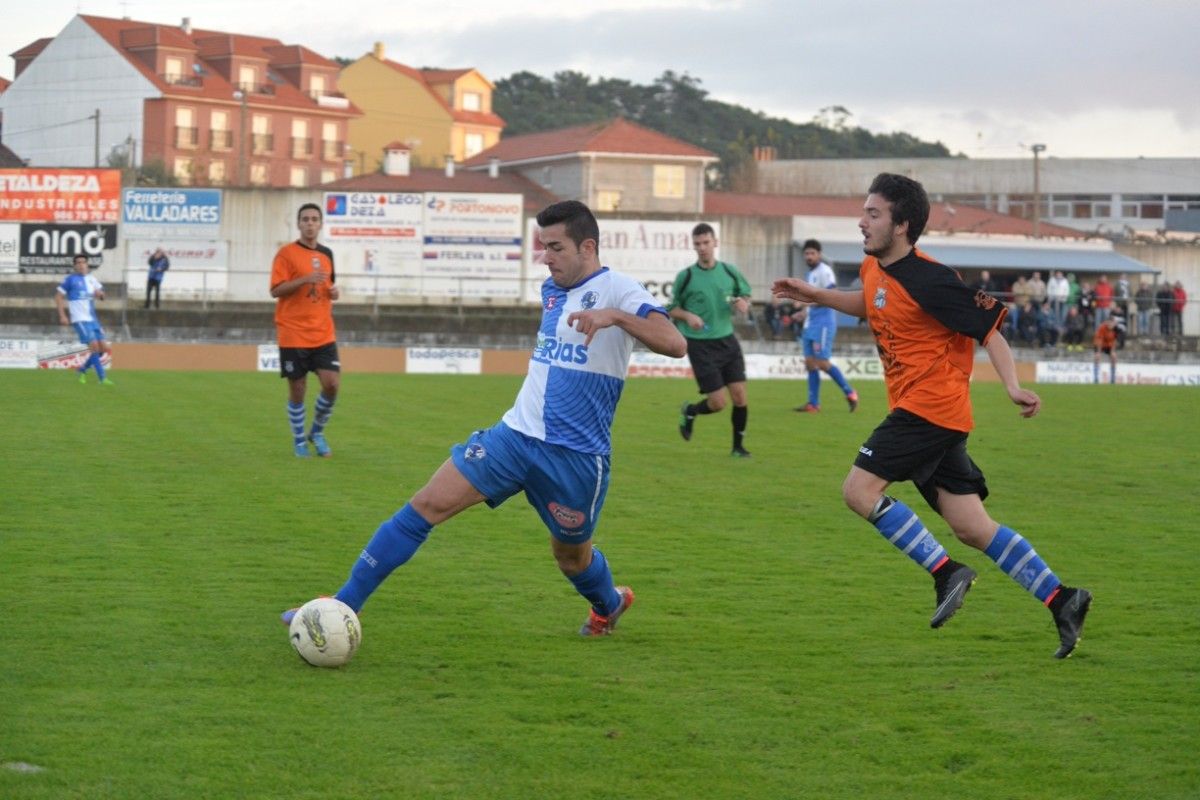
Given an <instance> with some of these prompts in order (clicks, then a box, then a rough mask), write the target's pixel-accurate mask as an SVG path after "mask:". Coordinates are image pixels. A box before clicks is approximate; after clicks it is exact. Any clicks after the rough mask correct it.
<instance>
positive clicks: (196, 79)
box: [158, 72, 204, 89]
mask: <svg viewBox="0 0 1200 800" xmlns="http://www.w3.org/2000/svg"><path fill="white" fill-rule="evenodd" d="M158 77H160V78H162V81H163V83H169V84H170V85H171V86H189V87H191V88H193V89H199V88H200V87H202V86H203V85H204V79H203V78H201V77H200V76H199V75H184V74H183V73H180V74H178V75H176V74H175V73H171V72H167V73H162V74H160V75H159V76H158Z"/></svg>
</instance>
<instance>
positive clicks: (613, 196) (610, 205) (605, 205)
mask: <svg viewBox="0 0 1200 800" xmlns="http://www.w3.org/2000/svg"><path fill="white" fill-rule="evenodd" d="M620 208H621V190H620V189H598V190H597V191H596V210H597V211H617V210H619V209H620Z"/></svg>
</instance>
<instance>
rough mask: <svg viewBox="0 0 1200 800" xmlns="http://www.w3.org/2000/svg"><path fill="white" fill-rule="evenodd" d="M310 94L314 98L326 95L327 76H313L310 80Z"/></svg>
mask: <svg viewBox="0 0 1200 800" xmlns="http://www.w3.org/2000/svg"><path fill="white" fill-rule="evenodd" d="M308 93H309V94H310V95H312V96H313V97H320V96H321V95H323V94H325V76H324V75H313V76H312V77H311V78H309V79H308Z"/></svg>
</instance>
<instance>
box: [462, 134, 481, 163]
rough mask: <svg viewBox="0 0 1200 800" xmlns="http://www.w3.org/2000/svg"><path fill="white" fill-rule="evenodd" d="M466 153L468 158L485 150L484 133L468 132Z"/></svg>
mask: <svg viewBox="0 0 1200 800" xmlns="http://www.w3.org/2000/svg"><path fill="white" fill-rule="evenodd" d="M463 147H464V150H465V155H466V157H467V158H470V157H471V156H473V155H475V154H476V153H479V152H482V151H483V134H482V133H468V134H467V135H466V139H465V144H464V146H463Z"/></svg>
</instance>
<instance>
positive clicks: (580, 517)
mask: <svg viewBox="0 0 1200 800" xmlns="http://www.w3.org/2000/svg"><path fill="white" fill-rule="evenodd" d="M547 508H549V509H550V515H551V516H552V517H554V519H555V521H557V522H558V524H559V525H562V526H563V527H564V528H567V529H568V530H574V529H575V528H582V527H583V523H584V522H585V521H586V520H587V516H586V515H585V514H584V513H583V512H582V511H576V510H575V509H573V508H567V507H566V506H561V505H559V504H558V503H551V504H550V505H548V506H547Z"/></svg>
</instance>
